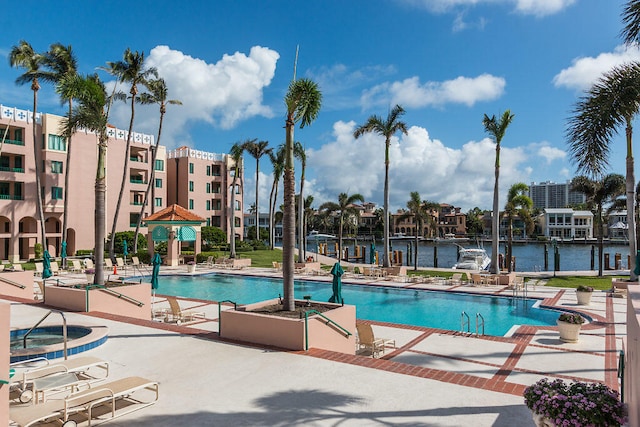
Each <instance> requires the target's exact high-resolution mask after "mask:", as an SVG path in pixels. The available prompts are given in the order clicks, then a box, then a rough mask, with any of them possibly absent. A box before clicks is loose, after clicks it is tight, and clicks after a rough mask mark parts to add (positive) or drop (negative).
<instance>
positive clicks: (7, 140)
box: [4, 139, 24, 145]
mask: <svg viewBox="0 0 640 427" xmlns="http://www.w3.org/2000/svg"><path fill="white" fill-rule="evenodd" d="M4 143H5V144H12V145H24V141H18V140H16V139H5V140H4Z"/></svg>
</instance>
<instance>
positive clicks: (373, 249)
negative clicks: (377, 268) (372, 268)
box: [369, 242, 376, 264]
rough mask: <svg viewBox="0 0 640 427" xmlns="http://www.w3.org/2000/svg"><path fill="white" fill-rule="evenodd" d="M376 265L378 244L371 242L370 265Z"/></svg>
mask: <svg viewBox="0 0 640 427" xmlns="http://www.w3.org/2000/svg"><path fill="white" fill-rule="evenodd" d="M375 263H376V242H371V253H370V254H369V264H375Z"/></svg>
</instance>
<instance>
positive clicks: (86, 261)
mask: <svg viewBox="0 0 640 427" xmlns="http://www.w3.org/2000/svg"><path fill="white" fill-rule="evenodd" d="M84 268H95V266H94V265H93V261H92V260H91V259H90V258H85V259H84Z"/></svg>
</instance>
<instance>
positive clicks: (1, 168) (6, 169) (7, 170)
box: [0, 166, 24, 173]
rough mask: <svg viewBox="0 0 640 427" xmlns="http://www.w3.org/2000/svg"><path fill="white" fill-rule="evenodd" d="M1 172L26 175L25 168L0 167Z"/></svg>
mask: <svg viewBox="0 0 640 427" xmlns="http://www.w3.org/2000/svg"><path fill="white" fill-rule="evenodd" d="M0 172H18V173H24V168H8V167H5V166H0Z"/></svg>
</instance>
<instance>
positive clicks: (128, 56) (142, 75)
mask: <svg viewBox="0 0 640 427" xmlns="http://www.w3.org/2000/svg"><path fill="white" fill-rule="evenodd" d="M107 66H108V69H109V70H110V71H111V73H113V75H114V76H115V77H117V79H118V81H119V82H120V83H129V84H130V85H131V88H130V89H129V94H130V97H129V99H130V100H131V117H130V119H129V132H128V133H127V143H126V145H125V156H124V170H123V172H122V182H121V184H120V193H118V202H117V204H116V209H115V211H114V213H113V224H112V226H111V236H112V238H111V240H110V243H109V257H110V258H111V260H112V261H115V242H116V239H115V238H114V237H115V235H116V229H117V226H118V216H119V215H120V205H121V204H122V198H123V197H124V189H125V185H126V182H127V176H128V175H129V157H130V153H129V151H130V148H131V135H132V134H133V121H134V118H135V111H136V109H135V104H136V101H137V100H138V96H137V95H138V85H140V84H142V85H144V84H146V83H147V80H148V79H149V78H151V77H155V78H158V72H157V70H156V69H155V68H153V67H151V68H147V69H145V68H144V53H140V52H138V51H135V52H132V51H131V49H130V48H127V49H126V50H125V51H124V55H123V58H122V61H118V62H113V63H107Z"/></svg>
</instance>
